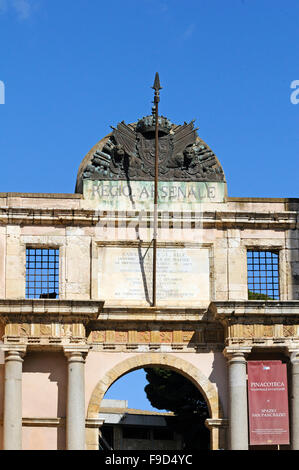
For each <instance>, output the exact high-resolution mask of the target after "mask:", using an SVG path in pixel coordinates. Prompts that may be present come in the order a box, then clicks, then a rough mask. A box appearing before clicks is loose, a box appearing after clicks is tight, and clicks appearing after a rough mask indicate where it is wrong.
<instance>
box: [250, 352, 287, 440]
mask: <svg viewBox="0 0 299 470" xmlns="http://www.w3.org/2000/svg"><path fill="white" fill-rule="evenodd" d="M248 401H249V430H250V444H251V445H277V444H289V443H290V438H289V411H288V387H287V371H286V364H282V363H281V361H248Z"/></svg>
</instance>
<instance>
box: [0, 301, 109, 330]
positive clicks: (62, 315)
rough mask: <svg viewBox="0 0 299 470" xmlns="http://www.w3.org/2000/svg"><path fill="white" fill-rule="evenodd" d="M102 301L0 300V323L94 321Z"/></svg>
mask: <svg viewBox="0 0 299 470" xmlns="http://www.w3.org/2000/svg"><path fill="white" fill-rule="evenodd" d="M103 305H104V301H89V300H57V299H16V300H12V299H0V323H2V324H7V323H38V322H42V323H48V322H50V323H51V322H56V321H57V322H61V321H63V322H72V323H83V324H84V325H86V324H87V323H89V322H90V321H92V320H96V319H97V318H98V316H99V315H100V313H101V311H102V309H103Z"/></svg>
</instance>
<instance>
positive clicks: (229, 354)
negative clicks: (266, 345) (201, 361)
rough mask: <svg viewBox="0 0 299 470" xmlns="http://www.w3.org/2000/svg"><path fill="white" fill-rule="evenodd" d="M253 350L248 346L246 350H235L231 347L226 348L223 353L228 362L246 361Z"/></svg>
mask: <svg viewBox="0 0 299 470" xmlns="http://www.w3.org/2000/svg"><path fill="white" fill-rule="evenodd" d="M251 350H252V348H251V347H250V346H248V347H247V346H246V347H244V348H233V347H231V346H229V347H226V348H225V349H224V350H223V351H222V353H223V355H224V356H225V357H226V358H227V359H228V361H231V360H234V361H237V360H239V361H241V362H243V361H246V358H247V356H248V355H249V354H250V353H251Z"/></svg>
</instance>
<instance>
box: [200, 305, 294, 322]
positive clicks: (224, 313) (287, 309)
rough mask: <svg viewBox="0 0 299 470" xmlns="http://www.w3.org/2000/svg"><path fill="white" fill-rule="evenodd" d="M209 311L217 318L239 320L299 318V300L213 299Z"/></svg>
mask: <svg viewBox="0 0 299 470" xmlns="http://www.w3.org/2000/svg"><path fill="white" fill-rule="evenodd" d="M209 311H210V312H211V313H212V314H213V316H214V318H215V320H222V321H225V322H227V321H233V322H235V321H239V320H241V319H242V318H243V319H245V318H248V319H249V318H250V319H252V320H254V319H258V318H260V319H266V318H271V319H273V320H274V321H275V320H276V319H277V321H279V320H280V319H281V318H286V317H287V318H288V319H290V320H291V319H293V320H294V321H298V320H299V300H267V301H265V300H227V301H213V302H211V304H210V306H209Z"/></svg>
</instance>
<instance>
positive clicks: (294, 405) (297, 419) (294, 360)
mask: <svg viewBox="0 0 299 470" xmlns="http://www.w3.org/2000/svg"><path fill="white" fill-rule="evenodd" d="M290 359H291V364H292V369H291V374H292V378H291V393H290V396H291V403H290V412H291V413H290V414H291V447H292V450H299V350H296V351H293V352H292V353H291V355H290Z"/></svg>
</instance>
